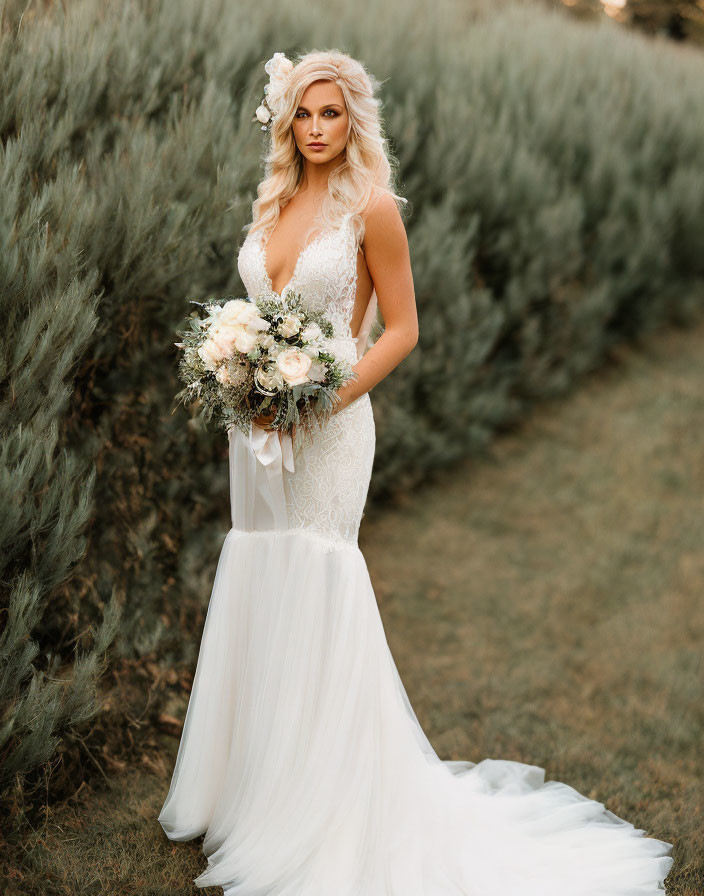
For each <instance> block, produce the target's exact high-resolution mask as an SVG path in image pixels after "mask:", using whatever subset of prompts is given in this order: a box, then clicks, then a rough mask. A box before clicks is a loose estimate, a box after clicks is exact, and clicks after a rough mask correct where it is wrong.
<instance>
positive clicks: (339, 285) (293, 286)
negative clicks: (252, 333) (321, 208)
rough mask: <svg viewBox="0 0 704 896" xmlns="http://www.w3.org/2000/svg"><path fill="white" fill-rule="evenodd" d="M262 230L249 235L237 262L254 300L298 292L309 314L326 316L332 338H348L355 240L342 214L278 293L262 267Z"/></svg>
mask: <svg viewBox="0 0 704 896" xmlns="http://www.w3.org/2000/svg"><path fill="white" fill-rule="evenodd" d="M267 242H268V236H266V235H265V234H264V233H263V231H261V230H260V231H256V232H255V233H250V234H248V235H247V238H246V239H245V241H244V243H243V244H242V248H241V249H240V253H239V256H238V259H237V269H238V270H239V273H240V277H241V278H242V282H243V283H244V285H245V289H246V290H247V294H248V295H249V296H250V297H252V298H261V297H264V296H267V297H271V296H275V297H278V298H283V297H285V295H286V293H287V292H289V291H291V290H294V291H296V292H300V294H301V295H302V296H303V298H304V300H305V303H306V305H308V306H309V307H310V309H311V310H313V311H324V312H326V314H327V316H328V317H329V318H330V320H331V322H332V324H333V327H334V330H335V336H337V337H346V338H348V339H351V340H352V341H353V342H356V339H354V338H353V337H352V331H351V329H350V323H351V320H352V314H353V312H354V303H355V298H356V293H357V240H356V237H355V233H354V229H353V228H352V225H351V216H350V215H346V216H345V218H344V219H343V222H342V224H341V225H340V226H339V228H337V229H334V230H324V231H322V232H321V233H319V234H318V235H317V236H316V237H314V238H313V239H312V240H311V242H309V243H308V245H307V246H305V247H304V248H303V250H302V251H301V253H300V255H299V256H298V260H297V261H296V267H295V269H294V272H293V276H292V277H291V279H290V280H289V282H288V283H287V284H286V286H284V288H283V289H282V290H281V293H280V294H279V293H277V292H276V290H275V289H274V287H273V285H272V282H271V278H270V277H269V274H268V273H267V267H266V243H267Z"/></svg>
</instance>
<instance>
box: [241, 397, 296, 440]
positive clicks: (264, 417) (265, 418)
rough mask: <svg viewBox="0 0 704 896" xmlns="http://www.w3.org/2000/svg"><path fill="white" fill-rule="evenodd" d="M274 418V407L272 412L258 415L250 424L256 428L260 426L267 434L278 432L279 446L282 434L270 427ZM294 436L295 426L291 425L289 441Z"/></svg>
mask: <svg viewBox="0 0 704 896" xmlns="http://www.w3.org/2000/svg"><path fill="white" fill-rule="evenodd" d="M275 416H276V406H274V408H273V409H272V410H269V411H265V412H263V413H261V414H258V415H257V416H256V417H253V418H252V423H253V424H255V425H256V426H260V427H261V428H262V429H265V430H266V431H267V432H274V431H278V433H279V444H281V442H282V440H283V437H284V434H283V432H282V431H281V430H280V429H279V430H275V428H274V427H273V426H272V425H271V424H272V422H273V420H274V417H275ZM295 436H296V424H295V423H294V424H292V429H291V439H294V438H295Z"/></svg>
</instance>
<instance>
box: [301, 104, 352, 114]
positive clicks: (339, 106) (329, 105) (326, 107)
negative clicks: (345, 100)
mask: <svg viewBox="0 0 704 896" xmlns="http://www.w3.org/2000/svg"><path fill="white" fill-rule="evenodd" d="M332 106H337V108H338V109H341V108H342V106H341V105H340V104H339V103H328V104H327V105H326V106H322V107H321V108H323V109H330V108H331V107H332ZM301 110H302V111H303V112H310V109H306V107H305V106H299V107H298V109H296V112H299V111H301Z"/></svg>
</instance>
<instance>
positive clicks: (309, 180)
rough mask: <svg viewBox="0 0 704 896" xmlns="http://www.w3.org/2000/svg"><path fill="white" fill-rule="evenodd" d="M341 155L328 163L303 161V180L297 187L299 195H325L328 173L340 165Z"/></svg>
mask: <svg viewBox="0 0 704 896" xmlns="http://www.w3.org/2000/svg"><path fill="white" fill-rule="evenodd" d="M342 161H343V155H342V154H340V155H339V156H336V157H335V158H334V159H330V161H329V162H321V163H319V164H318V163H316V162H309V161H308V160H307V159H306V160H305V163H304V167H303V180H302V182H301V186H300V187H299V190H298V192H299V193H311V194H312V195H318V194H320V195H321V196H322V195H324V194H325V193H327V189H328V178H329V177H330V172H331V171H334V170H335V168H337V166H338V165H340V164H342Z"/></svg>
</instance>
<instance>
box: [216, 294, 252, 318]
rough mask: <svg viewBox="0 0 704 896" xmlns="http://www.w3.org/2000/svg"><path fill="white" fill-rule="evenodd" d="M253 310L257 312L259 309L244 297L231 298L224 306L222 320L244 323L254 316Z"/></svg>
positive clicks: (221, 313) (221, 312)
mask: <svg viewBox="0 0 704 896" xmlns="http://www.w3.org/2000/svg"><path fill="white" fill-rule="evenodd" d="M252 312H254V314H257V309H256V308H255V307H254V305H253V304H252V303H251V302H245V301H244V299H230V300H229V302H225V304H224V305H223V306H222V310H221V311H220V320H221V321H222V322H223V323H225V324H239V323H244V321H245V320H249V318H250V317H251V316H252Z"/></svg>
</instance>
